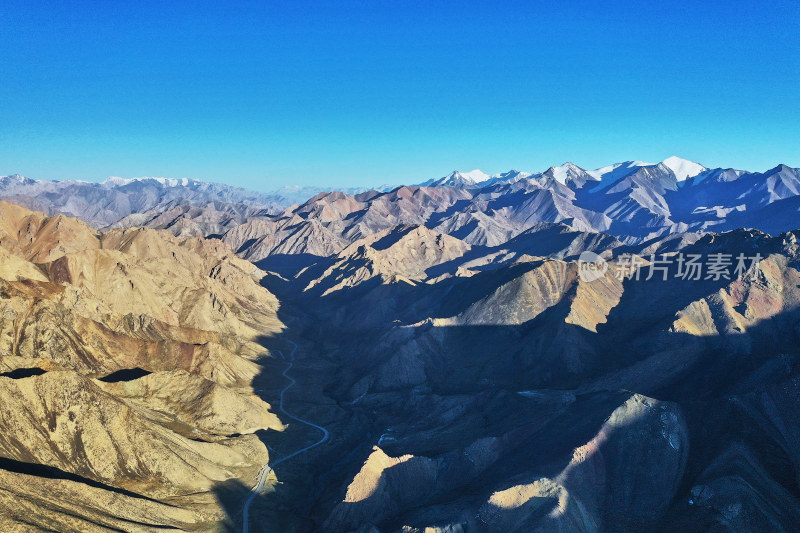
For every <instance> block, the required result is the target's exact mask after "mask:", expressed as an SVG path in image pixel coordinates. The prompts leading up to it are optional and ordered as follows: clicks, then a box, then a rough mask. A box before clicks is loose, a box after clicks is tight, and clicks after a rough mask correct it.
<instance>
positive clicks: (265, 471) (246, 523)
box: [242, 341, 330, 533]
mask: <svg viewBox="0 0 800 533" xmlns="http://www.w3.org/2000/svg"><path fill="white" fill-rule="evenodd" d="M288 342H289V344H291V345H292V353H290V354H289V358H288V359H287V358H286V357H285V356H284V355H283V352H282V351H279V352H278V353H279V354H281V358H283V360H284V361H286V362H288V363H289V365H288V366H287V367H286V370H284V371H283V374H282V375H283V377H285V378H286V379H288V380H289V382H290V383H289V384H288V385H286V387H284V388H283V390H282V391H281V401H280V404H279V406H278V409H279V410H280V412H281V413H283V414H284V415H286V416H287V417H289V418H291V419H292V420H295V421H297V422H300V423H302V424H306V425H307V426H311V427H313V428H315V429H318V430H320V431H321V432H322V438H321V439H320V440H318V441H317V442H315V443H313V444H311V445H309V446H306V447H305V448H302V449H300V450H297V451H295V452H292V453H290V454H289V455H287V456H286V457H281V458H280V459H278V460H277V461H275V462H274V463H272V464H271V465H270V464H265V465H264V466H263V467H262V468H261V473H260V474H259V477H258V483H257V484H256V486H255V487H253V491H252V492H251V493H250V496H249V497H248V498H247V501H246V502H245V503H244V510H243V512H242V531H243V533H249V531H250V505H251V504H252V503H253V500H255V499H256V496H258V495H259V494H261V491H262V490H263V489H264V484H265V483H266V482H267V477H268V476H269V473H270V472H272V470H273V469H274V468H275V467H276V466H278V465H279V464H281V463H284V462H286V461H288V460H289V459H292V458H293V457H297V456H298V455H300V454H301V453H305V452H307V451H308V450H310V449H312V448H316V447H317V446H319V445H320V444H322V443H324V442H325V441H327V440H328V439H329V438H330V433H329V432H328V430H327V429H325V428H324V427H322V426H318V425H317V424H314V423H313V422H309V421H308V420H303V419H302V418H299V417H296V416H294V415H293V414H291V413H289V412H287V411H286V409H284V407H283V398H284V395H285V394H286V391H288V390H289V389H291V388H292V387H294V386H295V384H296V383H297V381H295V380H294V379H293V378H292V377H291V376H289V371H290V370H291V369H292V367H293V366H294V355H295V353H296V352H297V344H296V343H294V342H292V341H288Z"/></svg>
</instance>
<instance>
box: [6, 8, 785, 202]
mask: <svg viewBox="0 0 800 533" xmlns="http://www.w3.org/2000/svg"><path fill="white" fill-rule="evenodd" d="M123 4H127V5H123ZM223 4H226V3H225V2H202V1H194V2H178V1H173V2H163V1H161V2H148V1H139V2H130V3H125V2H100V1H98V2H91V1H86V2H81V3H78V2H74V3H73V2H66V1H57V2H56V1H53V2H38V1H35V0H30V1H24V2H17V1H15V0H5V1H4V2H2V3H1V4H0V30H1V31H2V35H3V37H2V39H0V75H1V76H2V83H0V174H7V173H13V172H18V173H21V174H24V175H27V176H30V177H34V178H40V179H68V178H78V179H89V180H98V179H104V178H105V177H107V176H109V175H118V176H123V177H134V176H169V177H194V178H199V179H205V180H212V181H219V182H225V183H231V184H236V185H240V186H244V187H249V188H254V189H259V190H269V189H272V188H275V187H279V186H281V185H287V184H289V185H291V184H309V185H320V186H350V185H352V186H360V185H376V184H383V183H400V182H417V181H421V180H423V179H427V178H429V177H436V176H441V175H444V174H447V173H448V172H449V171H450V170H452V169H461V170H470V169H473V168H481V169H483V170H486V171H488V172H498V171H503V170H508V169H509V168H516V169H521V170H532V171H535V170H543V169H545V168H547V167H548V166H550V165H553V164H560V163H563V162H564V161H567V160H569V161H573V162H574V163H576V164H578V165H580V166H583V167H586V168H595V167H598V166H601V165H604V164H607V163H610V162H614V161H621V160H626V159H641V160H645V161H648V160H649V161H659V160H661V159H664V158H665V157H667V156H670V155H673V154H675V155H680V156H682V157H685V158H688V159H693V160H695V161H698V162H700V163H703V164H705V165H706V166H717V165H725V166H734V167H737V168H748V169H752V170H765V169H767V168H771V167H772V166H774V165H775V164H777V163H779V162H783V163H787V164H790V165H792V166H800V40H798V39H797V38H796V30H797V28H798V27H800V3H798V2H796V1H776V2H756V1H753V2H743V1H737V0H731V1H724V2H723V1H715V0H710V1H706V2H696V1H692V2H685V1H682V0H674V1H670V2H655V1H646V0H643V1H638V2H633V1H631V2H614V1H607V2H597V1H565V2H552V1H550V2H485V1H483V2H470V1H461V2H446V3H445V2H436V1H426V2H398V1H395V2H383V1H364V2H347V1H342V2H317V3H309V2H302V1H290V2H280V3H278V2H252V3H248V2H240V3H238V7H226V6H224V5H223Z"/></svg>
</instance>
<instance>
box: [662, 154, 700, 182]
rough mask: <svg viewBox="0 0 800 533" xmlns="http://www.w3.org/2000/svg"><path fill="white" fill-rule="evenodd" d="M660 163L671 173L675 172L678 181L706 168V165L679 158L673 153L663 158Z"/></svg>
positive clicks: (695, 174) (693, 175)
mask: <svg viewBox="0 0 800 533" xmlns="http://www.w3.org/2000/svg"><path fill="white" fill-rule="evenodd" d="M661 164H662V165H664V166H665V167H667V168H668V169H670V170H671V171H672V173H673V174H675V177H676V178H677V179H678V181H683V180H685V179H686V178H693V177H695V176H697V175H698V174H700V173H701V172H705V171H706V170H707V169H706V167H704V166H703V165H701V164H699V163H695V162H694V161H688V160H686V159H681V158H680V157H677V156H674V155H673V156H672V157H668V158H666V159H665V160H663V161H662V162H661Z"/></svg>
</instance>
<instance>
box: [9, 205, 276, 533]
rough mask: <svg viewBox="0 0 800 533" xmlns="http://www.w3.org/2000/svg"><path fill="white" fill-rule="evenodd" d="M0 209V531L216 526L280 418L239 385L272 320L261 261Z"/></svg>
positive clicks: (209, 245) (209, 243) (210, 246)
mask: <svg viewBox="0 0 800 533" xmlns="http://www.w3.org/2000/svg"><path fill="white" fill-rule="evenodd" d="M0 221H1V222H0V258H2V266H0V316H1V317H2V318H0V398H2V403H3V405H4V406H5V408H4V409H3V410H2V413H0V428H2V431H0V434H2V437H0V494H2V497H0V507H2V511H0V516H2V517H3V518H2V523H3V526H4V530H30V529H47V530H58V531H86V530H100V529H103V528H117V529H122V530H138V529H147V528H148V527H151V526H152V527H161V526H167V527H170V528H175V529H183V530H185V529H188V530H208V529H215V528H216V527H217V526H215V524H218V523H220V521H221V520H223V519H224V518H225V513H224V510H223V508H222V507H221V506H220V504H219V503H217V497H216V496H215V491H216V488H217V487H218V486H219V485H221V484H225V483H230V482H231V481H232V480H241V481H240V482H241V483H242V484H244V485H249V484H250V483H251V482H252V479H254V476H255V474H256V472H257V471H258V470H259V469H260V467H261V465H262V464H264V463H266V462H267V461H268V456H269V454H268V452H267V449H266V446H265V444H264V442H263V441H262V439H261V438H260V437H259V436H257V435H256V432H262V431H266V430H270V431H277V432H280V431H282V430H283V429H284V424H283V423H282V422H281V421H280V419H279V418H278V416H276V415H275V414H274V413H273V411H272V408H271V407H270V405H269V404H267V403H266V402H264V401H263V400H261V399H260V398H258V397H257V396H255V395H254V391H253V389H252V385H251V384H252V381H253V379H254V377H256V376H258V375H259V374H260V373H261V372H262V371H263V369H262V367H261V366H260V365H259V364H257V363H256V362H255V361H256V360H257V359H258V358H261V357H269V356H270V354H269V352H268V351H267V350H266V349H265V348H264V347H263V344H262V343H263V340H264V339H265V338H268V337H274V336H275V335H277V334H278V333H279V332H280V331H281V329H282V328H283V325H282V323H281V321H280V320H279V319H278V317H277V310H278V302H277V300H276V298H275V297H274V296H273V295H272V294H270V293H269V292H268V291H267V290H266V289H264V288H263V287H261V285H260V284H259V282H260V281H261V279H262V278H263V277H264V273H263V272H262V271H260V270H259V269H257V268H256V267H254V266H253V265H252V264H250V263H248V262H246V261H244V260H241V259H239V258H237V257H236V256H234V255H233V254H232V253H231V252H230V251H229V250H228V249H227V248H226V247H225V246H224V245H223V244H222V243H221V242H220V241H215V240H204V239H179V238H176V237H175V236H173V235H172V234H170V233H168V232H165V231H156V230H151V229H120V230H111V231H107V232H105V233H100V232H97V231H96V230H94V229H92V228H91V227H89V226H88V225H86V224H85V223H83V222H80V221H78V220H75V219H70V218H68V217H64V216H63V215H58V216H55V217H49V216H47V215H45V214H43V213H39V212H33V211H29V210H27V209H25V208H21V207H19V206H16V205H13V204H8V203H4V202H2V203H0ZM237 482H239V481H237ZM26 509H27V511H26Z"/></svg>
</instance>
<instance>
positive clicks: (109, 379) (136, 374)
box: [100, 367, 152, 383]
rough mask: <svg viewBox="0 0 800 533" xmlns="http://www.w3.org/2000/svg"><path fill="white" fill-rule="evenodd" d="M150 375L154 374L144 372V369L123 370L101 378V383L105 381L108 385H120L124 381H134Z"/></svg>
mask: <svg viewBox="0 0 800 533" xmlns="http://www.w3.org/2000/svg"><path fill="white" fill-rule="evenodd" d="M150 374H152V372H149V371H147V370H144V369H143V368H138V367H137V368H123V369H122V370H117V371H116V372H112V373H111V374H109V375H107V376H105V377H102V378H100V381H104V382H106V383H119V382H122V381H133V380H135V379H139V378H143V377H145V376H149V375H150Z"/></svg>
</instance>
